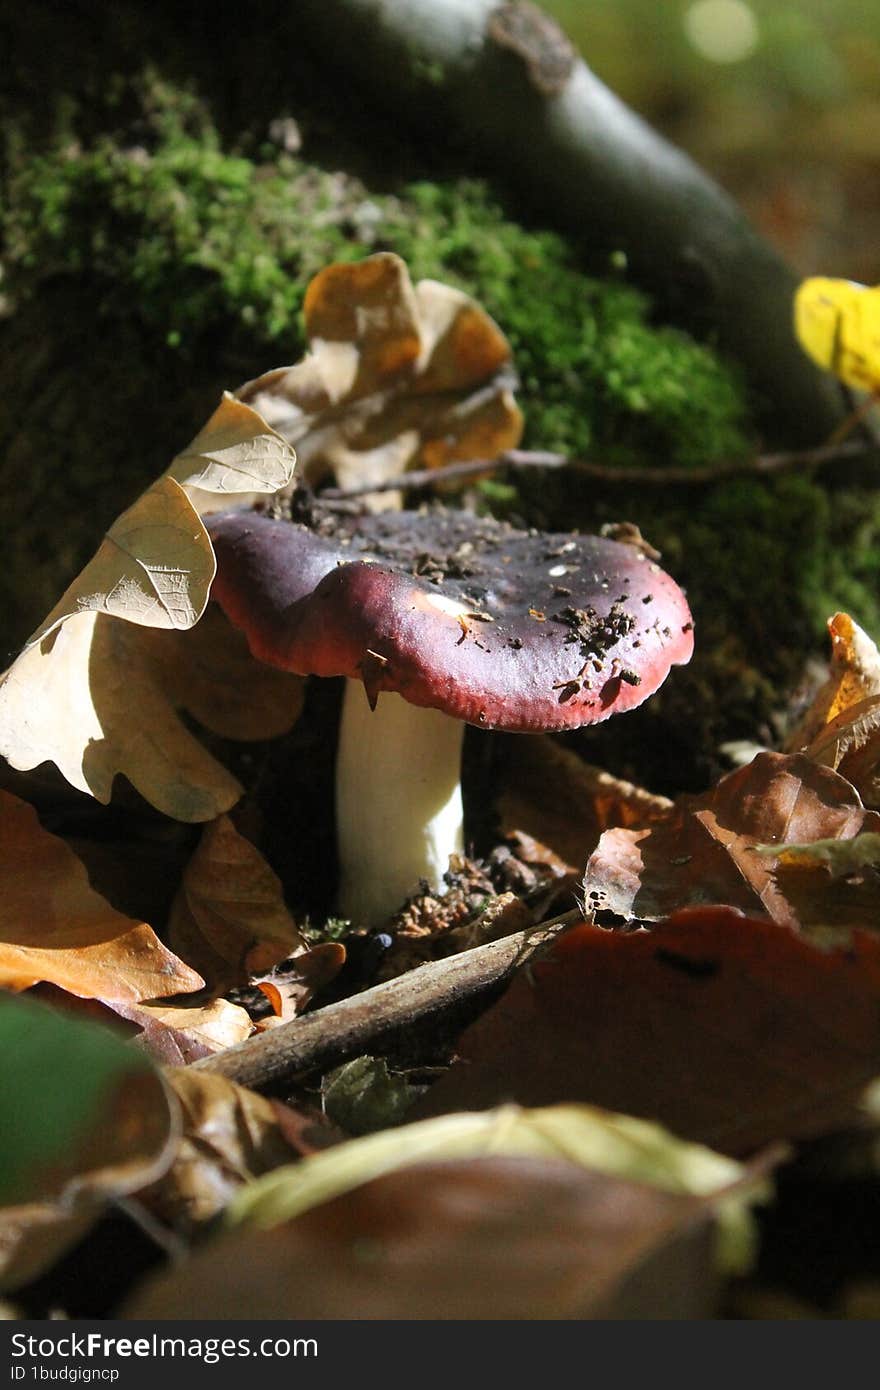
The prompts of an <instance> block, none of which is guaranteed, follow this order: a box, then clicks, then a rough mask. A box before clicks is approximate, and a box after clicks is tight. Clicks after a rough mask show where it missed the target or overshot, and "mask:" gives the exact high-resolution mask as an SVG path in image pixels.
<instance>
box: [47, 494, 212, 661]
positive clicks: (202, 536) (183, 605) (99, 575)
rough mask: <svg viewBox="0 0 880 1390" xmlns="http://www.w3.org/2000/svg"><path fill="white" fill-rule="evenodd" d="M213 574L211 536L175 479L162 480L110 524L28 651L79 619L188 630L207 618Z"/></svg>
mask: <svg viewBox="0 0 880 1390" xmlns="http://www.w3.org/2000/svg"><path fill="white" fill-rule="evenodd" d="M215 570H216V563H215V560H214V552H213V550H212V548H211V542H210V540H209V539H208V533H207V531H206V530H205V528H204V526H203V525H202V523H201V521H200V520H199V517H198V515H197V514H196V512H195V511H194V510H193V507H192V504H191V503H190V501H189V499H188V497H187V495H186V492H185V491H184V489H183V488H182V487H181V486H180V484H179V483H177V482H175V481H174V479H173V478H168V477H165V478H160V479H159V481H158V482H156V483H154V484H153V486H152V487H150V488H148V489H147V491H146V492H145V493H143V494H142V495H141V496H140V497H139V498H138V499H137V501H136V502H135V503H134V504H133V505H132V506H131V507H129V508H128V510H127V511H125V512H123V513H122V515H121V516H120V517H118V518H117V520H116V521H114V523H113V525H112V526H111V527H110V529H109V531H108V532H107V534H106V536H105V537H104V540H103V541H102V542H101V545H100V547H99V548H98V551H97V553H96V554H95V556H94V557H93V558H92V559H91V560H90V561H89V563H88V564H87V565H86V567H85V569H84V570H83V571H82V572H81V573H80V574H79V575H78V576H77V578H76V579H75V580H74V581H73V583H72V584H71V585H70V587H69V588H68V589H67V590H66V592H65V593H64V594H63V595H62V597H61V599H60V600H59V601H58V603H57V604H56V605H55V607H54V608H53V609H52V612H51V613H50V614H49V616H48V617H47V618H46V619H45V621H44V622H43V623H41V625H40V626H39V627H38V628H37V631H36V632H35V633H34V634H33V636H32V637H31V638H30V639H29V641H28V643H27V646H26V648H25V650H27V647H30V646H33V644H34V643H37V642H40V641H41V639H44V638H45V637H46V636H47V634H49V633H51V632H52V630H53V628H56V627H57V626H58V625H59V623H63V622H64V620H65V619H66V618H69V617H71V616H73V615H74V614H77V613H84V612H94V613H106V614H108V615H109V616H111V617H115V618H125V620H126V621H127V622H130V623H138V624H140V625H142V626H144V627H160V628H189V627H192V626H193V624H194V623H196V622H198V620H199V617H200V616H201V614H202V613H203V612H204V609H205V604H206V603H207V602H208V593H209V591H210V588H211V581H212V580H213V578H214V572H215Z"/></svg>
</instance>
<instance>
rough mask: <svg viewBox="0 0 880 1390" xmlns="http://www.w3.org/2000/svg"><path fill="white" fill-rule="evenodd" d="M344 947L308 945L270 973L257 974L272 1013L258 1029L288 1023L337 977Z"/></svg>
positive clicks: (333, 943) (332, 943) (335, 943)
mask: <svg viewBox="0 0 880 1390" xmlns="http://www.w3.org/2000/svg"><path fill="white" fill-rule="evenodd" d="M345 955H346V951H345V947H344V946H343V945H342V943H341V942H339V941H323V942H321V943H320V945H318V946H309V947H307V948H306V949H304V950H303V951H300V952H297V953H295V954H294V955H293V956H292V958H291V959H290V960H285V961H283V962H282V963H281V964H280V965H278V966H277V967H276V968H275V969H274V970H272V971H271V972H270V973H269V974H268V975H262V976H255V977H254V980H253V983H254V984H255V985H256V986H257V988H258V989H259V990H261V991H262V993H263V994H264V995H265V996H266V998H267V999H268V1000H269V1003H270V1004H271V1005H272V1015H271V1017H269V1018H264V1019H261V1020H260V1022H259V1023H258V1024H257V1025H256V1026H257V1031H258V1032H259V1031H261V1030H263V1029H265V1028H267V1027H274V1026H276V1025H277V1024H279V1023H289V1022H290V1020H291V1019H292V1018H296V1017H297V1016H298V1015H299V1014H301V1013H302V1012H303V1010H304V1009H305V1008H307V1007H308V1005H309V1004H310V1003H311V1001H312V999H313V998H314V996H315V995H316V994H317V993H318V992H319V991H320V990H322V989H323V988H324V986H325V985H329V983H330V981H331V980H334V979H335V978H336V976H337V975H338V974H339V972H340V970H341V969H342V967H343V965H344V964H345Z"/></svg>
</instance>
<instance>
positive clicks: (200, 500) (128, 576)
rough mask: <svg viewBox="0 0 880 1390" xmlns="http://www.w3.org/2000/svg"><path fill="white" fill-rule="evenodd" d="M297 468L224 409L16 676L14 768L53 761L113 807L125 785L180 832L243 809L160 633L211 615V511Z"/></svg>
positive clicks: (8, 734)
mask: <svg viewBox="0 0 880 1390" xmlns="http://www.w3.org/2000/svg"><path fill="white" fill-rule="evenodd" d="M294 461H295V456H294V454H293V451H292V449H291V448H290V446H289V445H287V444H286V443H285V441H284V440H282V439H281V438H280V437H279V436H278V435H276V434H275V432H274V431H272V430H270V429H269V428H268V426H267V425H266V423H265V421H264V420H262V419H261V418H260V416H259V415H258V414H257V413H256V411H254V410H251V409H250V408H249V407H247V406H244V405H242V404H241V403H240V402H238V401H235V400H234V399H233V398H232V397H230V396H228V395H227V396H225V397H224V399H223V401H222V402H221V405H220V407H219V408H218V410H217V411H216V412H215V414H214V415H213V416H212V418H211V420H210V421H209V422H208V425H207V426H206V427H205V429H204V430H203V431H202V433H201V434H200V435H199V436H198V437H197V439H196V440H194V441H193V444H192V445H191V446H190V448H189V449H188V450H187V451H185V453H184V455H182V456H180V457H179V458H178V459H177V460H175V463H174V464H173V465H172V468H171V470H170V471H169V473H168V474H166V475H165V476H164V477H162V478H160V479H159V481H158V482H156V483H155V484H154V485H153V486H152V487H151V488H149V489H148V490H147V491H146V492H145V493H144V494H143V495H142V496H141V497H140V498H139V499H138V500H137V501H136V502H135V503H134V504H133V506H131V507H130V508H129V509H128V510H127V511H126V512H124V513H123V514H122V516H121V517H119V518H118V520H117V521H116V522H114V524H113V525H112V526H111V527H110V530H109V531H108V532H107V535H106V537H105V539H104V541H103V542H102V544H101V546H100V547H99V549H98V552H97V554H96V555H95V557H94V558H93V559H92V560H91V561H90V562H89V564H88V565H86V567H85V569H84V570H83V571H82V573H81V574H80V575H79V576H78V578H77V579H75V580H74V582H73V583H72V584H71V586H70V587H69V589H68V590H67V591H66V593H65V594H64V596H63V597H62V598H61V600H60V601H59V603H58V604H57V605H56V606H55V608H54V609H53V610H52V612H51V613H50V614H49V616H48V617H47V618H46V620H45V622H44V623H43V624H42V625H41V626H40V627H39V628H38V630H37V632H36V633H34V635H33V637H32V638H31V639H30V641H29V642H28V644H27V645H26V646H25V648H24V650H23V651H22V653H21V655H20V656H19V657H18V658H17V660H16V661H15V662H13V664H12V666H11V667H10V668H9V670H8V671H7V672H6V673H5V675H4V677H3V679H2V683H0V754H2V755H3V756H4V757H5V758H6V759H7V761H8V762H9V763H10V764H11V765H12V767H14V768H16V769H18V770H20V771H24V770H28V769H31V768H34V767H36V766H38V765H39V764H40V763H42V762H46V761H50V760H51V761H52V762H54V763H56V765H57V766H58V767H59V768H60V770H61V772H62V773H63V774H64V776H65V777H66V778H67V779H68V781H69V782H71V783H72V785H73V786H75V787H77V788H78V789H79V790H81V791H86V792H90V793H91V794H92V795H93V796H95V797H97V799H98V800H99V801H104V802H106V801H109V799H110V794H111V790H112V783H113V779H114V777H115V775H116V774H117V773H123V774H124V775H125V776H126V777H128V779H129V781H130V782H131V783H132V784H133V785H134V786H135V787H136V788H137V790H138V791H139V792H141V793H142V795H143V796H145V797H146V799H147V800H148V801H150V802H151V804H152V805H154V806H156V807H157V809H159V810H160V811H162V812H164V813H165V814H166V815H169V816H173V817H175V818H177V819H180V820H192V821H200V820H208V819H210V818H212V817H213V816H216V815H218V814H220V813H221V812H222V811H225V810H228V809H229V807H230V806H231V805H233V804H234V802H235V801H236V800H237V799H238V797H239V796H240V794H241V788H240V786H239V784H238V782H237V781H236V779H235V778H234V777H232V776H231V775H230V774H229V773H228V772H227V771H226V769H225V768H223V767H221V765H220V764H219V763H218V762H217V761H216V760H215V759H214V758H212V757H211V756H210V755H209V754H208V753H207V751H206V750H205V749H204V748H202V747H201V745H200V744H199V743H198V742H197V740H196V739H194V738H193V737H192V735H190V734H189V733H188V731H187V730H186V728H185V726H184V725H183V723H182V722H181V721H180V719H179V718H178V717H177V714H176V709H175V704H176V703H180V704H184V705H186V704H187V699H186V697H185V696H184V697H181V696H180V692H179V687H176V686H175V682H174V678H173V676H170V675H169V669H170V668H169V664H168V661H167V660H166V661H165V662H164V663H163V662H162V661H157V659H156V657H155V642H156V639H157V637H158V636H159V633H156V632H155V631H151V630H152V629H160V630H162V631H163V632H164V633H168V632H172V633H180V632H183V631H187V630H188V629H190V628H192V627H193V626H194V625H195V624H196V623H197V622H198V620H199V618H200V617H201V615H202V613H203V611H204V609H205V605H206V603H207V601H208V593H209V590H210V586H211V582H212V580H213V577H214V571H215V561H214V553H213V550H212V547H211V543H210V540H209V539H208V535H207V532H206V531H205V528H204V526H203V524H202V522H201V519H200V515H199V508H200V507H203V508H204V509H205V510H210V506H211V499H212V498H214V497H216V496H217V495H219V494H222V497H221V501H220V502H219V503H218V505H228V494H229V492H230V490H234V489H235V487H236V484H238V487H239V490H240V489H241V488H242V487H246V488H247V490H248V491H249V492H252V491H254V490H255V489H256V488H258V487H261V488H262V490H263V491H272V490H274V489H275V487H276V485H278V483H279V479H281V480H282V482H286V481H287V480H288V479H289V478H290V475H291V473H292V470H293V465H294ZM172 475H173V476H172ZM205 499H208V500H207V501H206V500H205ZM119 619H123V620H124V622H122V623H120V622H119V621H118V620H119ZM218 679H219V680H221V683H222V680H223V673H222V672H220V673H219V674H218ZM200 703H201V707H203V706H204V704H205V703H206V701H205V698H204V695H202V698H201V702H200Z"/></svg>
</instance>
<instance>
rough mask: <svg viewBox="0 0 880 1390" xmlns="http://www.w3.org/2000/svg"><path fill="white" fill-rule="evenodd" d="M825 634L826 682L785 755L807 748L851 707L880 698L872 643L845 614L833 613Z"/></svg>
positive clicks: (878, 655) (879, 669) (879, 660)
mask: <svg viewBox="0 0 880 1390" xmlns="http://www.w3.org/2000/svg"><path fill="white" fill-rule="evenodd" d="M828 633H829V636H830V638H831V664H830V669H829V672H828V679H827V680H826V681H825V683H824V685H823V686H822V687H821V688H820V689H819V690H818V691H817V692H816V695H815V696H814V698H813V700H812V701H811V703H810V707H809V709H808V710H807V711H806V713H805V714H804V715H803V717H802V718H801V719H800V721H799V722H798V725H797V727H796V728H794V729H793V730H792V732H791V733H790V734H789V736H788V738H787V739H786V743H785V747H786V751H787V752H791V753H796V752H800V751H801V750H803V749H807V748H808V745H811V744H813V743H814V742H816V741H817V740H818V739H820V737H821V735H822V733H823V730H824V729H825V728H826V726H827V725H829V724H831V723H832V722H833V721H835V720H837V719H838V718H840V717H841V716H843V715H845V714H847V713H848V712H849V711H851V710H852V709H853V706H854V705H858V704H860V703H861V702H862V701H864V700H867V699H870V698H872V697H874V696H880V652H878V650H877V647H876V644H875V643H874V641H873V640H872V639H871V638H870V637H869V636H868V634H867V633H866V632H863V631H862V629H861V628H860V627H859V625H858V623H856V622H854V621H853V619H852V618H851V617H850V616H849V614H848V613H835V614H834V615H833V617H831V618H829V619H828Z"/></svg>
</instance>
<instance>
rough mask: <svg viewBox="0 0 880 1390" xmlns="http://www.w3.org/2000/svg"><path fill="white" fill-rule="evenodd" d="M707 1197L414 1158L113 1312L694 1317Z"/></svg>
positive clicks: (537, 1167) (532, 1168) (557, 1172)
mask: <svg viewBox="0 0 880 1390" xmlns="http://www.w3.org/2000/svg"><path fill="white" fill-rule="evenodd" d="M711 1210H712V1208H711V1204H707V1202H706V1201H705V1199H700V1198H693V1197H682V1196H679V1195H673V1194H671V1193H668V1192H660V1191H658V1190H656V1189H653V1188H650V1187H647V1186H644V1187H643V1186H641V1185H638V1184H636V1183H630V1182H626V1181H623V1180H622V1179H619V1178H610V1177H608V1176H606V1175H604V1174H599V1173H594V1172H586V1171H584V1169H582V1168H580V1167H577V1166H576V1165H574V1164H569V1163H565V1162H562V1161H558V1160H550V1159H543V1160H538V1159H530V1158H511V1157H503V1158H502V1157H490V1158H476V1159H469V1160H460V1161H457V1162H456V1161H450V1162H446V1163H432V1164H419V1165H417V1166H413V1167H409V1168H406V1169H402V1170H400V1171H398V1172H395V1173H392V1174H388V1175H386V1176H384V1177H382V1178H378V1179H376V1180H375V1181H373V1182H370V1183H367V1184H365V1185H364V1186H362V1187H359V1188H357V1189H355V1190H354V1191H352V1192H348V1193H346V1194H345V1195H344V1196H341V1197H337V1198H335V1199H334V1200H333V1201H329V1202H325V1203H323V1204H322V1205H321V1206H319V1207H316V1208H314V1209H313V1210H311V1211H309V1212H307V1213H305V1215H303V1216H300V1217H299V1218H298V1219H297V1220H296V1221H293V1222H290V1223H289V1224H287V1225H284V1226H280V1227H278V1228H276V1229H275V1230H271V1231H247V1230H240V1231H237V1232H236V1233H235V1234H233V1235H231V1236H227V1237H225V1238H224V1239H222V1240H220V1241H218V1242H214V1243H213V1244H211V1245H209V1246H207V1247H206V1248H205V1249H203V1250H201V1251H199V1252H197V1253H196V1254H195V1255H194V1256H193V1258H192V1259H191V1260H189V1261H188V1263H187V1264H186V1265H184V1266H183V1267H182V1268H179V1269H177V1270H175V1271H173V1272H172V1273H171V1274H170V1275H167V1276H165V1277H164V1278H162V1279H159V1280H157V1281H155V1282H153V1283H152V1284H149V1285H147V1287H146V1288H145V1289H144V1290H143V1291H142V1292H141V1293H140V1294H139V1295H136V1296H135V1298H134V1300H133V1301H132V1302H131V1303H129V1304H128V1306H127V1307H126V1308H124V1309H123V1311H122V1314H121V1316H122V1317H126V1318H135V1319H144V1318H145V1319H149V1320H151V1321H152V1320H154V1319H162V1318H169V1317H173V1318H175V1319H199V1318H230V1319H238V1318H254V1317H258V1318H283V1319H289V1318H301V1319H309V1318H317V1319H328V1318H330V1319H333V1318H344V1319H351V1318H356V1319H357V1318H361V1319H365V1318H370V1319H372V1318H391V1319H397V1320H400V1319H418V1318H426V1319H431V1320H434V1319H449V1318H454V1319H468V1320H475V1319H476V1320H486V1319H495V1318H499V1319H512V1318H517V1319H520V1318H526V1319H557V1320H559V1319H568V1318H596V1317H620V1318H623V1317H642V1318H653V1317H688V1318H697V1317H708V1316H711V1310H712V1299H713V1292H714V1287H715V1278H714V1274H713V1269H712V1256H711V1245H710V1241H709V1239H708V1237H709V1235H710V1225H709V1220H708V1218H709V1217H710V1213H711Z"/></svg>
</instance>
